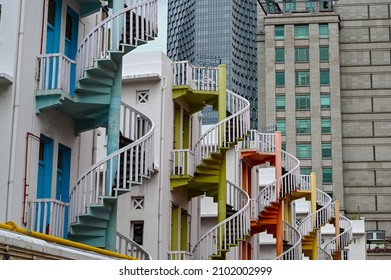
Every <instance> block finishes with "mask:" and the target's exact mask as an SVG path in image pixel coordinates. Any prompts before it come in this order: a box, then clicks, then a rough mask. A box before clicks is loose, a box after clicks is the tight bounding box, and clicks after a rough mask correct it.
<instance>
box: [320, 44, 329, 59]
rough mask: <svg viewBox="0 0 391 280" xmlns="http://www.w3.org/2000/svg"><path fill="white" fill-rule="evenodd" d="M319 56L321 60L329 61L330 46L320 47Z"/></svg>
mask: <svg viewBox="0 0 391 280" xmlns="http://www.w3.org/2000/svg"><path fill="white" fill-rule="evenodd" d="M319 58H320V61H329V47H320V48H319Z"/></svg>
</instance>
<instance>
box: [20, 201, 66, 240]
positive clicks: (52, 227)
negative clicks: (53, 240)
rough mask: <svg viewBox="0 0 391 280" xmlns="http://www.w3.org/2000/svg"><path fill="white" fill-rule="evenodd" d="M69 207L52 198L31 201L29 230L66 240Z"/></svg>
mask: <svg viewBox="0 0 391 280" xmlns="http://www.w3.org/2000/svg"><path fill="white" fill-rule="evenodd" d="M68 205H69V204H68V203H65V202H62V201H59V200H56V199H52V198H42V199H31V200H29V202H28V220H27V229H28V230H32V231H37V232H40V233H44V234H49V235H52V236H56V237H60V238H64V237H65V232H66V231H65V230H66V228H65V226H66V225H67V219H68Z"/></svg>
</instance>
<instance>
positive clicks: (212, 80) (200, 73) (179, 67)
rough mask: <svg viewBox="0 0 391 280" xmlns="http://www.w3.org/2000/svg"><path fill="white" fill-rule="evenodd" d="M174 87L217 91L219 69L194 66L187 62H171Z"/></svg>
mask: <svg viewBox="0 0 391 280" xmlns="http://www.w3.org/2000/svg"><path fill="white" fill-rule="evenodd" d="M172 66H173V74H174V77H173V79H174V81H173V85H174V86H183V85H186V86H189V87H190V88H192V89H194V90H204V91H218V90H219V68H218V67H208V66H194V65H192V64H191V63H190V62H189V61H187V60H182V61H173V62H172Z"/></svg>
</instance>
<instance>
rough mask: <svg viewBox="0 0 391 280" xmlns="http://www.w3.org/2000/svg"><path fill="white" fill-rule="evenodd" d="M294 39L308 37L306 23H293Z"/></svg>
mask: <svg viewBox="0 0 391 280" xmlns="http://www.w3.org/2000/svg"><path fill="white" fill-rule="evenodd" d="M295 39H308V24H300V25H295Z"/></svg>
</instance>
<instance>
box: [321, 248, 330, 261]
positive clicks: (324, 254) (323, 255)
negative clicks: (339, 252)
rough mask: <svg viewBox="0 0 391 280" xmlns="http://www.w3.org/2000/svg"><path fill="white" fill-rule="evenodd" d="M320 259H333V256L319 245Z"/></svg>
mask: <svg viewBox="0 0 391 280" xmlns="http://www.w3.org/2000/svg"><path fill="white" fill-rule="evenodd" d="M318 260H324V261H332V260H333V256H332V255H330V254H329V252H327V251H326V250H325V249H323V248H322V247H318Z"/></svg>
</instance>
